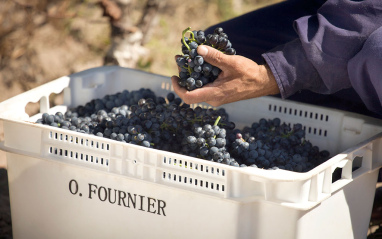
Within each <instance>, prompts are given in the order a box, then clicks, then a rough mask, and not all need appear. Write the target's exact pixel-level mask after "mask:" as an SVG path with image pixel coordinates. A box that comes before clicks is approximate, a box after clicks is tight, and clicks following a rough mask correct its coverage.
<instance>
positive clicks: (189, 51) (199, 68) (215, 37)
mask: <svg viewBox="0 0 382 239" xmlns="http://www.w3.org/2000/svg"><path fill="white" fill-rule="evenodd" d="M186 33H190V37H189V38H188V37H186V36H185V34H186ZM181 42H182V53H183V55H182V56H180V57H178V58H177V59H176V62H177V65H178V66H179V68H180V72H179V81H178V83H179V85H180V86H182V87H185V88H186V89H187V90H189V91H191V90H194V89H196V88H200V87H202V86H204V85H206V84H208V83H210V82H213V81H214V80H215V79H216V78H217V77H218V75H219V73H220V72H221V70H220V69H219V68H218V67H216V66H213V65H211V64H209V63H207V62H205V61H204V58H203V57H202V56H200V55H199V54H198V53H197V50H196V49H197V48H198V46H199V45H207V46H211V47H213V48H216V49H218V50H219V51H221V52H223V53H225V54H227V55H235V54H236V51H235V49H234V48H232V44H231V42H230V41H229V40H228V36H227V34H226V33H224V32H223V29H222V28H221V27H218V28H216V29H215V31H214V33H213V34H208V35H207V36H205V33H204V31H202V30H199V31H190V28H187V29H185V30H184V31H183V34H182V39H181Z"/></svg>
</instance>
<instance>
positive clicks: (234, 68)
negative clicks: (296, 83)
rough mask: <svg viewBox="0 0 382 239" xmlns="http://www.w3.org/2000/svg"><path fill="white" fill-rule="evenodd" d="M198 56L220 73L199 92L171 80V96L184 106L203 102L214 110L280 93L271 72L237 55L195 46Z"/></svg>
mask: <svg viewBox="0 0 382 239" xmlns="http://www.w3.org/2000/svg"><path fill="white" fill-rule="evenodd" d="M197 51H198V54H199V55H201V56H203V58H204V60H205V61H206V62H208V63H210V64H212V65H214V66H217V67H219V68H220V69H221V70H222V72H221V73H220V74H219V76H218V78H217V79H216V80H215V81H214V82H212V83H209V84H207V85H205V86H203V87H202V88H198V89H195V90H193V91H187V89H185V88H183V87H180V86H179V84H178V80H179V78H178V77H177V76H172V77H171V80H172V85H173V87H174V90H175V93H176V94H177V95H178V96H179V97H180V98H182V100H183V101H184V102H185V103H187V104H194V103H200V102H206V103H208V104H210V105H212V106H214V107H217V106H220V105H223V104H227V103H231V102H235V101H240V100H246V99H250V98H255V97H259V96H265V95H273V94H278V93H280V90H279V88H278V86H277V83H276V80H275V78H274V76H273V74H272V72H271V70H270V69H269V68H268V67H267V66H266V65H258V64H257V63H256V62H254V61H252V60H250V59H248V58H245V57H243V56H238V55H225V54H224V53H222V52H220V51H218V50H216V49H214V48H212V47H209V46H199V47H198V49H197Z"/></svg>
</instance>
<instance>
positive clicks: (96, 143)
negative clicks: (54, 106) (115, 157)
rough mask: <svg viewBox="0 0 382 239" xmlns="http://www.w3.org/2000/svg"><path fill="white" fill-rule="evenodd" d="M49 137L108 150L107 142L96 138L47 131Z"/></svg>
mask: <svg viewBox="0 0 382 239" xmlns="http://www.w3.org/2000/svg"><path fill="white" fill-rule="evenodd" d="M49 138H50V139H54V140H59V141H63V142H69V143H74V144H78V145H82V146H85V147H91V148H93V149H100V150H106V151H109V150H110V145H109V144H106V143H102V142H99V141H96V140H90V139H86V138H82V137H78V136H73V135H68V134H63V133H58V132H54V131H50V132H49Z"/></svg>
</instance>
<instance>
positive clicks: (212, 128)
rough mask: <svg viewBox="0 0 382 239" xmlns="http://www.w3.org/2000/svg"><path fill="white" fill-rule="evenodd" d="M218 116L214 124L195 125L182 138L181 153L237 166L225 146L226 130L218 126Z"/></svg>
mask: <svg viewBox="0 0 382 239" xmlns="http://www.w3.org/2000/svg"><path fill="white" fill-rule="evenodd" d="M220 119H221V117H220V116H219V117H218V118H217V119H216V121H215V124H214V125H211V124H204V125H203V126H200V125H199V124H197V125H195V126H194V127H193V128H194V129H193V132H192V133H191V134H190V135H188V136H187V137H185V138H183V141H182V150H181V153H182V154H185V155H188V156H192V157H198V158H202V159H205V160H209V161H214V162H218V163H224V164H229V165H233V166H238V163H237V162H236V160H235V159H233V158H231V155H230V153H229V152H228V149H227V147H226V144H227V141H226V136H227V130H226V129H225V128H221V127H219V126H218V122H219V120H220Z"/></svg>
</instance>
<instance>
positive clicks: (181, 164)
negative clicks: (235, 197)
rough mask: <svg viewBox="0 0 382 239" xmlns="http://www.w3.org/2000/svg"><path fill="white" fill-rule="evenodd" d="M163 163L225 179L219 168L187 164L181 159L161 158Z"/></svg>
mask: <svg viewBox="0 0 382 239" xmlns="http://www.w3.org/2000/svg"><path fill="white" fill-rule="evenodd" d="M163 163H164V164H167V165H169V166H172V167H178V168H179V167H180V168H184V169H189V170H197V171H199V172H204V173H208V174H213V175H217V176H222V177H225V170H224V169H221V168H219V167H212V166H207V165H204V164H197V163H193V162H189V161H187V160H183V159H176V158H169V157H163Z"/></svg>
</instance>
